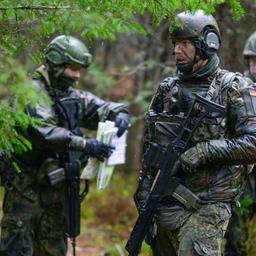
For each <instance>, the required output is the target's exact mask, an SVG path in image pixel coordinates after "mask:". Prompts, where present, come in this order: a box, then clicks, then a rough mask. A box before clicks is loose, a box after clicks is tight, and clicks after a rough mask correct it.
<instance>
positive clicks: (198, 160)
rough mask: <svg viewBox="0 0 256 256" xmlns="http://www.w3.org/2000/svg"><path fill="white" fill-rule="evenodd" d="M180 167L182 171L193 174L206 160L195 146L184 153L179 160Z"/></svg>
mask: <svg viewBox="0 0 256 256" xmlns="http://www.w3.org/2000/svg"><path fill="white" fill-rule="evenodd" d="M179 161H180V164H181V167H182V169H183V170H184V171H187V172H191V173H193V172H195V171H197V170H198V169H200V167H202V166H203V165H205V163H206V159H205V158H204V155H203V153H202V150H201V147H200V145H196V146H195V147H192V148H190V149H188V150H187V151H185V152H184V153H183V154H182V155H181V156H180V158H179Z"/></svg>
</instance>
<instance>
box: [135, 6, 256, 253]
mask: <svg viewBox="0 0 256 256" xmlns="http://www.w3.org/2000/svg"><path fill="white" fill-rule="evenodd" d="M177 19H178V27H176V28H174V30H173V31H172V33H171V37H172V41H173V44H174V50H173V53H174V56H175V60H176V66H177V73H176V75H174V76H172V77H168V78H166V79H164V81H163V82H162V83H161V84H160V86H159V87H158V89H157V92H156V94H155V96H154V97H153V99H152V102H151V104H150V107H149V110H148V112H147V114H146V130H145V148H147V145H148V142H149V141H153V142H155V143H158V144H160V145H162V146H164V145H166V143H168V140H170V138H171V137H172V136H173V132H172V131H175V128H176V129H177V127H179V124H180V123H181V122H183V120H184V118H186V116H187V114H188V110H189V109H190V106H191V104H192V102H193V98H194V97H193V93H196V94H198V95H201V96H203V97H205V98H206V99H208V100H210V101H212V102H215V103H218V104H221V105H223V106H224V107H225V114H224V115H223V116H222V117H216V116H207V117H206V118H205V119H203V120H202V122H201V123H200V125H199V127H198V128H197V129H196V131H195V132H194V134H193V137H192V140H191V143H190V148H189V149H188V150H187V151H185V153H183V154H182V155H181V156H180V158H179V163H180V165H181V169H180V170H179V172H178V174H177V178H179V179H180V182H181V183H182V184H183V185H184V186H186V187H187V189H189V190H190V192H191V193H192V194H194V197H198V198H199V199H200V200H199V201H198V203H197V210H195V209H194V210H191V209H188V208H186V207H185V205H184V201H182V200H180V201H178V198H179V196H177V195H176V199H174V198H173V197H172V196H170V195H168V193H167V194H166V196H165V197H164V198H163V199H162V200H161V202H160V204H159V206H158V210H157V214H156V216H155V222H156V226H157V229H156V236H155V238H154V239H153V241H152V240H151V243H152V244H151V246H152V250H153V254H154V255H155V256H169V255H170V256H174V255H180V256H192V255H193V256H195V255H211V256H220V255H221V243H222V240H223V237H224V234H225V231H226V228H227V225H228V222H229V219H230V217H231V203H232V202H234V201H236V200H237V199H238V198H239V196H240V193H241V191H242V189H243V187H244V184H245V182H246V177H247V172H248V168H247V166H246V165H247V164H251V163H253V162H255V161H256V97H255V95H256V91H255V90H254V89H253V88H252V87H251V86H250V83H248V82H246V81H245V80H244V79H243V77H242V76H241V75H239V74H236V73H232V72H229V71H226V70H223V69H221V68H220V67H219V58H218V56H217V50H218V49H219V47H220V43H221V42H220V33H219V28H218V25H217V23H216V21H215V19H214V17H213V16H211V15H205V14H204V12H203V11H201V10H198V11H197V12H196V13H195V14H189V13H180V14H179V15H178V16H177ZM192 114H193V115H194V118H196V117H197V115H198V114H197V113H192ZM152 116H153V117H154V118H151V117H152ZM155 116H157V117H158V118H157V120H158V122H157V123H156V122H155V120H156V117H155ZM162 117H163V120H162V121H161V118H162ZM151 119H152V120H153V121H151ZM192 122H193V119H192ZM161 123H163V125H162V129H159V127H161V126H160V124H161ZM164 135H165V136H164ZM146 153H147V151H145V154H146ZM146 170H147V172H146V173H145V174H144V175H143V182H142V186H141V188H140V189H139V193H138V199H139V202H140V204H143V203H144V201H145V200H146V199H147V195H148V193H149V190H150V187H151V185H152V183H153V178H154V176H155V174H156V172H155V171H157V170H152V168H151V169H146ZM167 191H168V189H167ZM181 197H182V196H181ZM189 200H190V199H189V198H187V201H188V202H189Z"/></svg>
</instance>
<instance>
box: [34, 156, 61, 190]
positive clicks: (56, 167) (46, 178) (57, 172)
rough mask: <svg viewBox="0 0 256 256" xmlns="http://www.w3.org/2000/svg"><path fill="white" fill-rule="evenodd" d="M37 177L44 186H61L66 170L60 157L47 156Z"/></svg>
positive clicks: (38, 181)
mask: <svg viewBox="0 0 256 256" xmlns="http://www.w3.org/2000/svg"><path fill="white" fill-rule="evenodd" d="M36 179H37V183H38V184H40V185H43V186H49V185H50V186H59V185H60V184H62V181H64V180H65V170H64V168H61V167H60V162H59V160H58V159H54V158H47V159H46V160H45V161H44V162H43V163H42V164H41V166H40V167H39V169H38V172H37V177H36Z"/></svg>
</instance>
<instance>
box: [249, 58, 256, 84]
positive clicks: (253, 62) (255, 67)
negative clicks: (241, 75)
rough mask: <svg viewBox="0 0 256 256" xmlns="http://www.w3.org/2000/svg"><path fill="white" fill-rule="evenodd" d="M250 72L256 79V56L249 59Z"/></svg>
mask: <svg viewBox="0 0 256 256" xmlns="http://www.w3.org/2000/svg"><path fill="white" fill-rule="evenodd" d="M249 70H250V74H251V75H252V76H253V77H254V78H255V79H256V56H251V57H250V58H249Z"/></svg>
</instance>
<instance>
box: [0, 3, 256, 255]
mask: <svg viewBox="0 0 256 256" xmlns="http://www.w3.org/2000/svg"><path fill="white" fill-rule="evenodd" d="M198 8H201V9H204V10H205V11H206V12H207V13H213V15H214V16H215V17H216V20H217V22H218V24H219V27H220V31H221V35H222V47H221V50H220V57H221V66H222V67H223V68H226V69H229V70H232V71H239V72H243V70H245V69H246V63H245V62H244V59H243V56H242V50H243V47H244V44H245V41H246V40H247V38H248V36H249V35H250V34H251V33H252V32H254V31H256V15H255V13H256V0H243V1H238V0H227V1H225V0H204V1H196V0H186V1H180V0H136V1H133V0H87V1H84V0H55V1H54V0H1V3H0V151H1V150H8V151H10V152H12V151H20V150H28V149H30V144H29V142H27V141H25V140H24V138H22V137H20V135H19V134H17V133H16V130H15V126H17V125H18V126H20V125H22V126H24V127H26V126H27V125H29V124H31V123H32V124H34V125H36V121H35V120H33V119H28V118H27V117H26V116H25V115H24V114H22V110H23V107H24V104H26V103H28V102H29V103H30V104H35V103H36V102H37V101H38V100H39V99H41V97H40V96H38V95H37V94H36V93H35V92H34V91H33V89H32V87H31V81H30V80H29V78H28V76H27V73H29V72H32V70H33V69H34V68H36V67H37V66H38V65H39V63H40V62H41V61H42V58H43V49H44V47H45V46H46V44H47V43H48V42H50V40H51V39H52V38H54V36H56V35H59V34H68V35H73V36H76V37H78V38H80V39H82V40H84V41H85V42H86V43H87V45H88V46H89V50H90V51H91V53H92V55H93V64H92V65H91V67H90V68H89V69H88V70H86V71H84V72H83V76H82V77H81V81H80V84H79V87H80V88H82V89H85V90H89V91H91V92H93V93H95V94H96V95H98V96H100V97H102V98H104V99H106V100H113V101H122V102H123V101H125V102H127V103H128V104H129V107H130V112H131V116H132V127H131V128H130V130H129V134H128V152H127V164H126V165H122V166H119V167H118V168H117V169H118V170H116V171H119V173H120V174H121V175H120V176H117V178H116V177H114V178H113V181H111V184H114V183H115V184H118V186H116V185H114V188H111V184H110V188H109V189H108V190H106V192H104V193H102V192H101V193H100V192H96V191H94V190H93V191H92V192H91V193H90V195H89V198H88V199H87V201H86V202H85V205H84V210H83V216H84V219H87V220H89V221H87V222H86V221H85V223H84V227H85V229H86V232H85V234H87V237H86V239H89V240H91V242H92V244H88V243H87V246H89V247H90V246H91V247H93V246H95V244H96V243H97V241H95V237H96V236H95V237H94V236H93V234H92V233H91V232H92V231H91V230H93V229H95V223H96V226H97V227H100V224H99V222H100V220H101V221H102V220H106V218H107V217H106V216H107V214H109V213H110V212H109V211H110V208H111V209H112V211H111V213H110V216H112V217H111V218H112V219H111V218H110V219H108V220H106V222H104V221H103V222H102V223H103V227H104V229H105V230H110V233H111V232H112V233H111V234H112V235H111V238H109V237H104V236H105V234H104V235H102V237H101V236H99V235H97V237H100V239H101V240H100V241H98V243H101V242H102V243H103V244H104V241H108V242H109V241H111V242H110V243H112V244H111V246H110V247H113V246H114V245H115V244H116V242H118V243H119V242H120V241H121V242H120V243H121V244H122V243H124V241H123V240H124V239H125V238H126V237H127V235H128V231H129V229H128V227H130V226H129V225H132V223H133V221H134V218H135V216H136V212H135V210H134V209H131V208H132V207H133V203H132V197H131V195H132V193H133V191H134V189H135V186H136V178H137V173H138V170H139V168H140V161H139V160H140V154H141V147H142V131H143V117H144V113H145V110H146V108H147V106H148V104H149V101H150V99H151V96H152V95H153V93H154V91H155V90H156V88H157V86H158V84H159V83H160V81H161V80H162V79H163V78H164V77H166V76H168V75H170V74H172V73H173V72H174V70H175V63H174V59H173V55H172V50H173V48H172V43H171V40H170V36H169V26H170V24H171V23H173V22H175V20H174V16H175V14H176V13H177V12H180V11H184V10H188V11H195V10H196V9H198ZM42 100H44V99H42ZM10 102H12V103H15V104H14V105H15V106H16V108H15V109H13V108H11V107H10V106H9V104H10ZM114 175H115V174H114ZM116 179H119V180H116ZM120 179H121V180H122V182H121V181H120ZM103 195H104V196H103ZM109 197H110V198H112V199H108V198H109ZM113 198H115V200H113ZM110 204H112V205H113V204H114V206H112V207H110V206H109V205H110ZM127 207H128V208H127ZM122 209H124V210H122ZM114 225H118V228H119V231H118V232H117V231H113V226H114ZM122 225H123V229H124V230H122V228H120V226H122ZM92 226H93V228H92ZM127 226H128V227H127ZM87 228H88V229H87ZM110 233H108V234H110ZM113 233H114V235H113ZM117 233H118V234H117ZM103 247H104V246H102V248H103ZM105 247H107V245H105ZM114 250H115V253H117V252H118V248H115V249H114ZM97 253H98V252H97ZM97 253H96V254H95V255H99V254H97ZM81 255H94V254H93V253H91V254H90V253H89V252H87V253H86V254H81ZM102 255H103V254H102ZM105 255H115V254H114V253H113V252H111V253H109V254H105ZM116 255H121V254H120V252H119V254H116ZM145 255H149V254H147V253H146V254H145Z"/></svg>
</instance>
